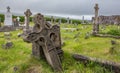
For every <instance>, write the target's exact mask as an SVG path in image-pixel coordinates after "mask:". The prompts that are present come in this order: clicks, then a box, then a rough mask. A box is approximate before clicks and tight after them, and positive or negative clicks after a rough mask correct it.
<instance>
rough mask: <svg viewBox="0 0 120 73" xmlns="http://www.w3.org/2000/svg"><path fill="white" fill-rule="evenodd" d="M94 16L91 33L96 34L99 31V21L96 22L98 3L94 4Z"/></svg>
mask: <svg viewBox="0 0 120 73" xmlns="http://www.w3.org/2000/svg"><path fill="white" fill-rule="evenodd" d="M94 9H95V17H94V18H92V19H93V35H95V34H97V33H98V32H99V23H98V10H99V7H98V4H95V7H94Z"/></svg>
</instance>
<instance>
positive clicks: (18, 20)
mask: <svg viewBox="0 0 120 73" xmlns="http://www.w3.org/2000/svg"><path fill="white" fill-rule="evenodd" d="M17 22H18V25H20V17H19V16H18V17H17Z"/></svg>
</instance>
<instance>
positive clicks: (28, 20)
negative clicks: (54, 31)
mask: <svg viewBox="0 0 120 73" xmlns="http://www.w3.org/2000/svg"><path fill="white" fill-rule="evenodd" d="M24 14H25V16H26V23H25V24H26V29H29V22H30V16H31V15H32V13H31V11H30V9H27V11H26V12H24Z"/></svg>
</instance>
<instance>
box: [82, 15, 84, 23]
mask: <svg viewBox="0 0 120 73" xmlns="http://www.w3.org/2000/svg"><path fill="white" fill-rule="evenodd" d="M82 24H84V16H82Z"/></svg>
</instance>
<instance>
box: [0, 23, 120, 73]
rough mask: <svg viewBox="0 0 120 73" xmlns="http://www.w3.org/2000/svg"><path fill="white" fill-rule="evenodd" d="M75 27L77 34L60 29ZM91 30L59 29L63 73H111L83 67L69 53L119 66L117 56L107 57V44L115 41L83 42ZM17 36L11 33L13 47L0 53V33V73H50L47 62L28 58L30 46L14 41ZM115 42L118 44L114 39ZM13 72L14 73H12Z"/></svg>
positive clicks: (1, 38)
mask: <svg viewBox="0 0 120 73" xmlns="http://www.w3.org/2000/svg"><path fill="white" fill-rule="evenodd" d="M76 27H77V28H78V29H79V31H74V30H73V31H72V30H64V29H62V28H76ZM91 30H92V25H78V26H76V25H65V24H62V25H61V36H62V41H63V42H64V46H63V47H62V49H63V50H64V59H63V62H62V67H63V73H112V71H108V70H106V69H105V68H104V67H100V66H99V65H96V64H93V63H90V64H88V65H87V66H84V65H83V64H82V63H80V62H77V61H75V60H74V59H73V58H72V54H73V53H78V54H82V55H86V56H90V57H94V58H100V59H103V60H110V61H114V62H120V56H119V54H113V55H111V54H110V53H109V49H110V47H111V43H110V41H111V40H116V39H113V38H99V37H93V36H89V38H88V39H85V34H86V33H87V32H89V33H90V32H91ZM107 30H109V29H107ZM19 32H22V31H21V30H17V31H14V32H11V33H12V37H11V41H12V42H13V43H14V46H13V47H12V48H10V49H3V48H2V47H1V45H2V44H4V43H5V42H6V40H5V38H4V33H0V73H53V70H52V69H51V67H50V66H49V65H48V64H47V62H45V61H44V60H40V59H35V58H34V57H32V56H31V48H32V45H31V44H28V43H26V42H23V40H22V38H18V37H17V34H18V33H19ZM116 41H117V42H120V40H118V39H117V40H116ZM14 69H16V72H15V70H14Z"/></svg>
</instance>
